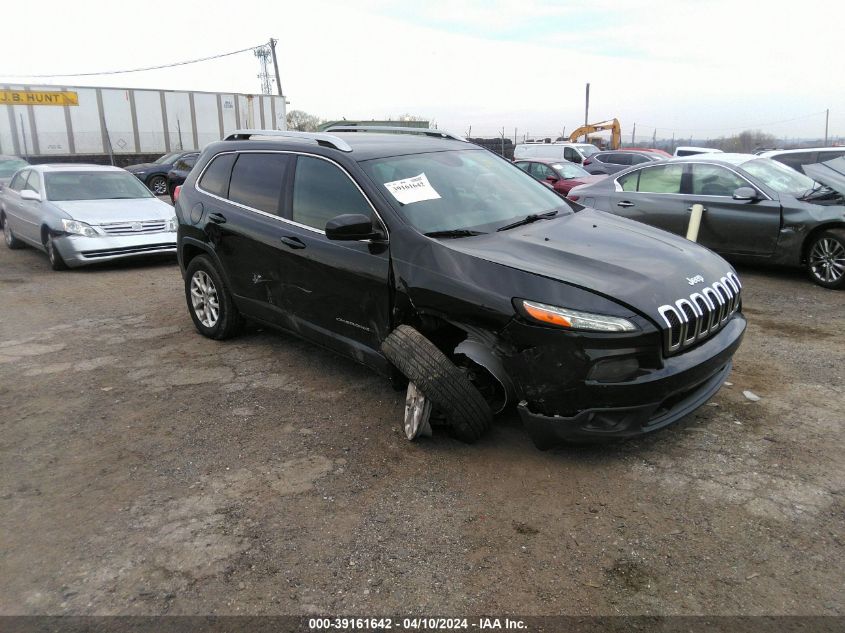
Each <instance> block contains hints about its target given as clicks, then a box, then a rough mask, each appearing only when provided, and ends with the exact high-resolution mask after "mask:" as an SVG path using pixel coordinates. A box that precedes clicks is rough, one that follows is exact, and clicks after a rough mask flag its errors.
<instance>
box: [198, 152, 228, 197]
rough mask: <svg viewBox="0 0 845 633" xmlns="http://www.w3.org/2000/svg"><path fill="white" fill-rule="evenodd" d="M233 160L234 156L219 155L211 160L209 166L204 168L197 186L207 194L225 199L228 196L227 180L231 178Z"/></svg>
mask: <svg viewBox="0 0 845 633" xmlns="http://www.w3.org/2000/svg"><path fill="white" fill-rule="evenodd" d="M235 158H236V156H235V154H221V155H219V156H217V157H216V158H213V159H212V160H211V164H209V166H208V167H206V169H205V173H204V174H203V175H202V178H201V179H200V182H199V186H200V187H201V188H202V189H204V190H205V191H207V192H208V193H213V194H214V195H215V196H220V197H221V198H226V197H227V196H228V195H229V178H230V177H231V176H232V165H234V164H235Z"/></svg>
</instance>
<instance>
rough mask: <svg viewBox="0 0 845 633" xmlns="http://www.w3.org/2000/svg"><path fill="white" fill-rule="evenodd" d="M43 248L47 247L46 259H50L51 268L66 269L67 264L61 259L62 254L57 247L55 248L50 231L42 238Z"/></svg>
mask: <svg viewBox="0 0 845 633" xmlns="http://www.w3.org/2000/svg"><path fill="white" fill-rule="evenodd" d="M44 248H45V249H47V259H49V260H50V268H52V269H53V270H67V264H65V260H63V259H62V255H61V253H59V249H57V248H56V244H55V242H54V241H53V236H52V235H51V234H50V233H47V239H46V240H44Z"/></svg>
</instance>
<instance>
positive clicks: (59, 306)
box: [0, 248, 845, 615]
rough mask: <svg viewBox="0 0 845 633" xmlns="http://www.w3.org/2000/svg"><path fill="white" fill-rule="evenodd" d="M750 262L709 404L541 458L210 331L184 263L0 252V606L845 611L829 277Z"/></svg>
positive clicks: (326, 370) (336, 369)
mask: <svg viewBox="0 0 845 633" xmlns="http://www.w3.org/2000/svg"><path fill="white" fill-rule="evenodd" d="M740 275H741V277H742V279H743V281H744V283H745V288H746V292H745V303H746V313H747V315H748V317H749V321H750V325H749V330H748V334H747V336H746V339H745V342H744V344H743V346H742V348H741V349H740V351H739V353H738V355H737V357H736V363H735V369H734V372H733V374H732V375H731V377H730V378H729V381H730V383H731V384H729V385H727V386H726V387H725V388H724V389H723V390H722V391H721V392H720V393H719V394H718V395H717V397H716V398H715V399H714V400H713V401H712V402H711V403H710V404H709V405H708V406H705V407H703V408H702V409H700V410H699V411H698V412H697V413H695V414H694V415H692V416H690V417H689V418H688V419H687V420H685V421H684V422H682V423H680V424H678V425H675V426H674V427H671V428H670V429H668V430H666V431H664V432H661V433H658V434H656V435H654V436H651V437H648V438H645V439H640V440H636V441H629V442H626V443H622V444H616V445H611V446H604V447H599V448H590V447H577V448H576V447H573V448H567V449H559V450H555V451H550V452H540V451H538V450H536V449H535V448H534V447H533V445H532V444H531V442H530V440H529V439H528V437H527V436H526V435H525V433H524V431H523V429H522V427H521V424H520V422H519V420H518V419H517V418H516V417H515V416H508V417H505V418H504V419H501V420H498V421H497V423H496V424H495V425H494V428H493V429H492V431H491V432H490V433H489V434H488V435H487V436H486V437H485V438H484V439H483V440H482V441H481V442H479V443H477V444H475V445H472V446H466V445H463V444H460V443H458V442H456V441H454V440H452V439H449V438H448V437H445V436H443V435H442V434H439V435H436V436H435V437H434V438H433V439H432V440H426V441H421V442H419V443H416V444H411V443H408V442H407V441H406V440H405V439H404V438H403V436H402V434H401V432H400V421H401V416H402V408H403V401H402V398H401V397H400V395H399V394H397V393H396V392H395V391H393V390H392V389H391V387H390V386H389V385H388V384H387V382H386V381H384V380H382V379H380V378H378V377H377V376H375V375H373V374H371V373H369V372H368V371H367V370H365V369H363V368H362V367H360V366H358V365H356V364H354V363H353V362H351V361H348V360H345V359H342V358H338V357H336V356H334V355H332V354H330V353H328V352H325V351H323V350H321V349H318V348H316V347H314V346H311V345H309V344H307V343H304V342H301V341H299V340H297V339H295V338H293V337H291V336H288V335H286V334H280V333H276V332H270V331H262V330H259V329H256V328H252V329H249V330H248V331H247V332H246V333H245V334H244V335H243V336H241V337H240V338H237V339H235V340H232V341H229V342H214V341H210V340H207V339H204V338H202V337H200V336H199V335H198V334H196V332H195V331H194V328H193V326H192V324H191V321H190V319H189V317H188V314H187V311H186V308H185V302H184V296H183V291H182V281H181V278H180V276H179V271H178V268H177V267H176V266H175V263H174V262H173V261H172V260H169V259H167V260H163V261H162V260H158V261H154V262H149V261H147V262H139V263H133V264H120V265H110V266H101V267H97V268H91V269H83V270H75V271H69V272H64V273H55V272H52V271H50V270H49V268H48V265H47V259H46V257H45V256H44V255H43V254H40V253H37V252H35V251H33V250H31V249H26V250H23V251H14V252H13V251H9V250H7V249H5V248H2V249H0V534H2V535H3V536H2V539H0V569H2V574H0V613H2V614H165V613H167V614H236V613H250V614H309V613H350V614H363V615H374V614H402V615H407V614H409V613H426V614H432V613H439V614H443V615H458V614H463V615H468V614H480V613H497V614H505V613H518V614H522V615H540V614H829V615H832V614H838V615H843V614H845V598H844V597H843V590H842V587H843V585H842V570H843V568H845V555H843V540H845V534H844V533H843V518H845V517H844V516H843V511H844V510H845V495H843V492H844V491H845V468H843V461H842V455H843V451H845V444H844V443H843V432H842V424H843V420H845V394H843V374H845V345H843V342H842V332H843V327H845V293H843V292H833V291H826V290H823V289H820V288H818V287H816V286H814V285H813V284H811V283H810V282H808V281H807V280H806V279H805V278H804V277H803V276H802V275H800V274H798V273H791V272H783V271H770V270H762V269H747V268H742V269H741V270H740ZM745 390H750V391H752V392H753V393H754V394H757V395H758V396H759V397H760V400H759V401H756V402H752V401H750V400H748V399H747V398H746V397H745V396H743V391H745Z"/></svg>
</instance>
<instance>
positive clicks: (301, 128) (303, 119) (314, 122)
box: [286, 110, 322, 132]
mask: <svg viewBox="0 0 845 633" xmlns="http://www.w3.org/2000/svg"><path fill="white" fill-rule="evenodd" d="M286 121H287V126H288V129H289V130H295V131H297V132H316V131H317V127H318V126H319V125H320V123H321V122H322V121H321V120H320V117H317V116H314V115H313V114H308V113H307V112H303V111H302V110H291V111H290V112H288V115H287V117H286Z"/></svg>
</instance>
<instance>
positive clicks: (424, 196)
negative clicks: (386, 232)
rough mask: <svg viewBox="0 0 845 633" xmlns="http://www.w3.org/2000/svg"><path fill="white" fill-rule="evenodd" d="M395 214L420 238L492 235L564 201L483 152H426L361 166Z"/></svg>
mask: <svg viewBox="0 0 845 633" xmlns="http://www.w3.org/2000/svg"><path fill="white" fill-rule="evenodd" d="M361 166H362V167H363V168H364V171H365V172H366V173H367V175H368V176H369V177H370V178H371V179H372V180H373V181H374V182H375V183H376V184H377V185H378V186H379V188H380V189H382V191H384V193H385V197H386V198H387V199H388V200H389V201H390V203H391V205H392V206H393V207H394V208H395V209H396V211H397V212H398V213H399V214H400V215H402V217H403V218H405V220H407V221H408V222H409V223H410V224H411V225H413V226H414V227H415V228H416V229H417V230H418V231H420V232H421V233H431V232H435V231H454V230H458V229H469V230H473V231H484V232H487V231H491V230H494V229H496V228H499V227H501V226H505V225H507V224H510V223H512V222H514V221H516V220H520V219H522V218H524V217H526V216H527V215H530V214H535V213H546V212H549V211H552V210H554V209H559V210H560V211H561V212H569V207H568V206H567V205H566V203H565V202H564V200H563V199H562V198H561V197H560V196H558V195H557V194H556V193H554V192H553V191H552V190H551V189H549V188H548V187H545V186H544V185H542V184H540V183H539V182H537V181H536V180H534V178H532V177H531V176H529V175H528V174H526V173H525V172H524V171H522V170H521V169H519V168H518V167H516V166H515V165H513V164H512V163H509V162H507V161H505V160H503V159H501V158H499V157H498V156H495V155H494V154H492V153H490V152H488V151H486V150H457V151H447V152H430V153H424V154H412V155H409V156H393V157H390V158H381V159H377V160H369V161H363V162H362V163H361Z"/></svg>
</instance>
